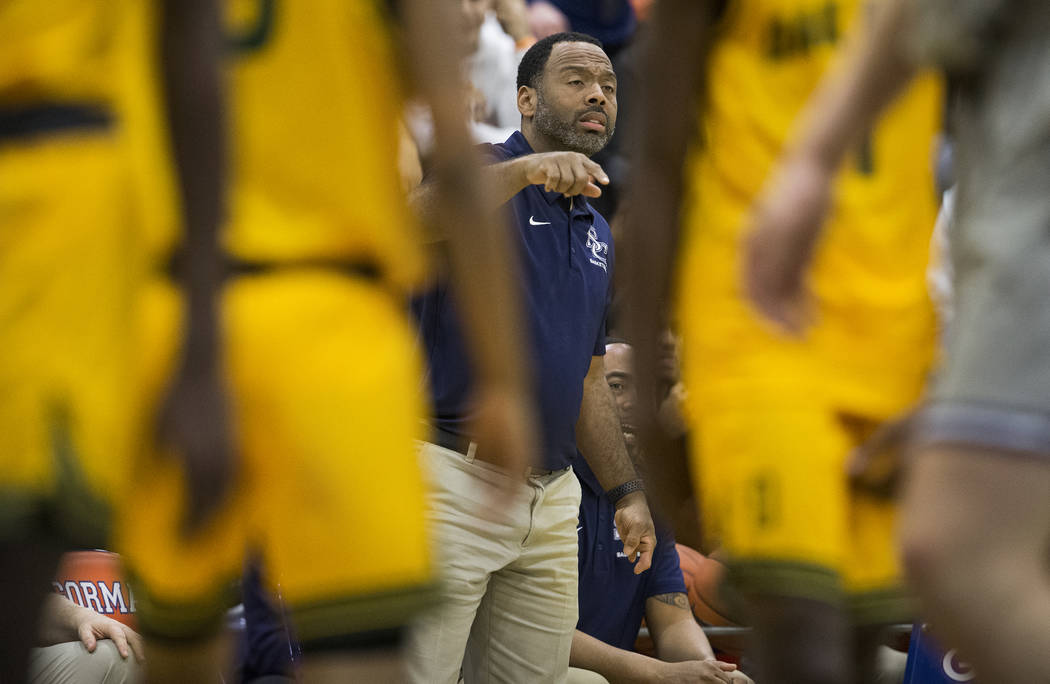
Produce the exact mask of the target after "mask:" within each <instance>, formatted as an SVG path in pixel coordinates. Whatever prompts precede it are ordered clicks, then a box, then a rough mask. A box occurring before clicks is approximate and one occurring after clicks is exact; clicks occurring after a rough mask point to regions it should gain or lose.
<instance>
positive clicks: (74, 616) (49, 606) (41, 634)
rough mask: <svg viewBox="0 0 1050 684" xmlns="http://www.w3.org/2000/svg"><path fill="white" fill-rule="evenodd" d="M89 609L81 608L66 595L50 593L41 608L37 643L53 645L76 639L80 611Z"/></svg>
mask: <svg viewBox="0 0 1050 684" xmlns="http://www.w3.org/2000/svg"><path fill="white" fill-rule="evenodd" d="M85 610H89V609H87V608H81V607H80V606H78V605H77V604H75V603H73V602H72V601H70V600H69V599H67V598H65V597H64V596H60V595H58V594H49V595H48V596H47V598H46V599H45V600H44V605H43V606H42V607H41V610H40V624H39V626H38V628H37V644H39V645H40V646H51V645H53V644H61V643H64V642H67V641H76V640H77V638H78V636H77V625H79V624H80V620H79V619H78V613H80V612H82V611H85Z"/></svg>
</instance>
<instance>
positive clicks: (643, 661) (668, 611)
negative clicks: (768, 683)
mask: <svg viewBox="0 0 1050 684" xmlns="http://www.w3.org/2000/svg"><path fill="white" fill-rule="evenodd" d="M631 351H632V350H631V346H630V345H629V344H627V343H625V342H623V341H621V340H617V341H615V342H610V343H609V344H608V345H607V346H606V365H605V370H606V380H607V381H608V383H609V387H610V389H611V390H612V392H613V394H614V395H615V396H616V400H617V401H616V403H617V407H618V409H619V414H620V420H621V422H622V426H623V428H624V430H625V431H626V430H630V429H633V424H632V420H633V415H632V412H633V408H634V404H635V402H636V401H637V398H638V397H637V392H636V390H635V385H634V368H633V363H632V357H631ZM574 470H575V471H576V476H577V477H578V478H579V480H580V485H581V489H582V490H583V497H582V501H581V503H580V520H579V527H577V531H578V532H579V575H580V577H579V582H580V594H579V604H580V619H579V622H578V623H577V625H576V633H575V634H574V635H573V639H572V654H571V656H570V658H569V663H570V665H571V666H572V669H571V670H570V674H569V684H601V683H602V682H609V681H611V682H677V681H681V682H735V683H737V684H743V683H745V682H750V681H751V680H750V679H749V678H748V677H747V676H746V675H744V674H743V673H742V672H739V671H736V669H735V666H734V665H730V664H726V663H719V662H718V661H717V660H715V657H714V653H713V652H712V651H711V645H710V643H708V641H707V637H706V636H705V635H704V632H703V630H702V629H700V625H699V624H697V622H696V619H695V618H694V617H693V613H692V611H691V610H690V608H689V599H688V598H687V596H686V587H685V582H684V580H683V578H682V569H681V566H680V565H679V559H678V552H677V551H676V550H675V540H674V537H673V536H672V535H671V534H670V531H669V530H666V529H663V528H661V529H660V531H659V533H658V537H659V541H658V542H657V544H656V549H655V551H654V552H653V563H652V566H650V568H649V571H648V572H646V573H645V574H643V575H636V574H635V573H634V571H633V568H632V566H631V564H630V563H629V562H628V561H627V558H625V557H624V554H623V552H622V551H621V550H620V543H619V539H620V535H619V532H618V530H617V527H616V524H615V523H614V521H613V519H614V512H615V511H614V509H613V506H612V504H610V503H609V501H608V500H607V499H606V497H605V496H604V493H603V492H602V489H601V486H600V485H599V484H598V481H597V480H596V479H595V477H594V473H593V472H591V470H590V468H588V467H587V464H586V463H578V464H576V465H575V466H574ZM643 616H644V617H645V620H646V624H647V625H648V627H649V635H650V636H651V637H652V639H653V643H654V645H655V646H656V652H657V654H658V656H659V660H658V659H656V658H650V657H649V656H646V655H642V654H641V653H636V652H635V651H634V642H635V639H636V638H637V636H638V629H639V627H640V626H641V624H642V617H643Z"/></svg>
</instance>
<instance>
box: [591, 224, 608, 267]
mask: <svg viewBox="0 0 1050 684" xmlns="http://www.w3.org/2000/svg"><path fill="white" fill-rule="evenodd" d="M586 246H587V249H588V250H590V252H591V255H590V256H589V257H587V261H589V262H591V263H592V264H594V265H595V266H600V267H601V269H602V270H603V271H605V272H606V273H608V272H609V243H608V242H602V241H601V240H599V239H598V231H596V230H595V229H594V226H591V227H590V228H589V229H588V230H587V245H586Z"/></svg>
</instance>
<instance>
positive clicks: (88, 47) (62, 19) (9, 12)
mask: <svg viewBox="0 0 1050 684" xmlns="http://www.w3.org/2000/svg"><path fill="white" fill-rule="evenodd" d="M122 4H123V2H122V1H121V0H48V2H37V1H36V0H4V1H3V2H0V101H2V102H3V103H4V105H5V106H18V105H20V104H36V103H40V102H64V103H68V102H77V103H84V104H94V105H97V106H102V107H104V106H108V105H110V104H112V101H113V97H114V94H113V87H112V86H113V80H112V78H111V77H110V72H109V68H110V67H111V66H112V59H113V56H114V54H113V51H112V47H113V44H114V40H115V31H116V29H117V26H118V24H119V22H118V12H119V11H120V6H121V5H122Z"/></svg>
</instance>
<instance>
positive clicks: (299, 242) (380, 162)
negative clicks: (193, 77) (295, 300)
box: [225, 0, 422, 286]
mask: <svg viewBox="0 0 1050 684" xmlns="http://www.w3.org/2000/svg"><path fill="white" fill-rule="evenodd" d="M380 5H381V3H379V2H377V1H375V0H352V1H347V0H228V2H227V31H228V34H229V35H228V40H229V41H230V43H231V49H232V50H233V52H234V54H233V56H232V59H233V65H232V72H231V73H232V78H231V80H230V85H231V88H232V97H231V108H232V117H231V121H232V124H233V146H234V153H233V169H232V172H233V179H234V182H233V191H232V198H231V207H230V209H231V217H232V219H231V223H230V225H229V228H228V231H227V234H226V236H225V243H226V247H227V249H228V250H229V252H230V253H232V254H233V255H235V256H236V257H238V258H241V259H247V260H253V261H294V260H311V259H323V260H347V261H350V260H355V261H360V260H371V261H373V262H375V263H376V265H378V266H379V267H380V268H381V269H382V270H383V273H384V276H385V277H386V278H387V279H388V280H390V281H391V282H393V283H396V284H398V285H402V286H408V285H411V284H413V283H414V282H415V281H416V280H417V279H418V277H419V275H420V272H421V267H422V260H421V251H420V248H419V244H418V243H419V240H418V237H417V235H418V234H417V232H416V231H415V230H414V226H413V223H412V221H411V218H410V216H409V214H408V210H407V206H406V204H405V200H404V197H403V195H402V193H401V190H400V185H399V176H398V170H397V158H398V157H397V150H398V142H397V141H398V137H397V135H398V131H397V124H398V118H399V114H400V111H399V106H400V98H399V95H400V86H399V80H398V75H397V74H396V73H395V69H394V62H393V57H394V56H393V54H392V46H391V44H390V38H391V36H390V34H389V27H388V26H387V25H386V18H385V17H384V16H383V14H382V8H381V7H380Z"/></svg>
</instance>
